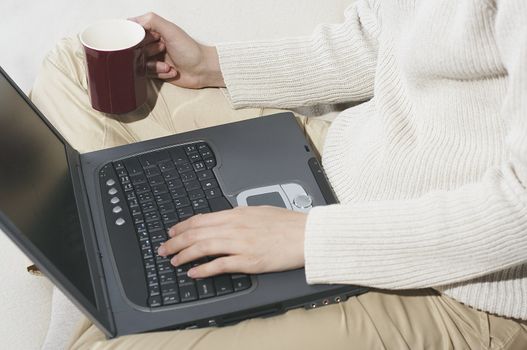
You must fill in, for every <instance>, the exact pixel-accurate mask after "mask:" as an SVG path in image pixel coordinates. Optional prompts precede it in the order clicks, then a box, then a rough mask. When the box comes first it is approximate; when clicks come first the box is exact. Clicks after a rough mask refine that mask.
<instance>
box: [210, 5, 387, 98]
mask: <svg viewBox="0 0 527 350" xmlns="http://www.w3.org/2000/svg"><path fill="white" fill-rule="evenodd" d="M376 28H377V25H376V22H375V19H374V15H373V13H372V11H371V9H370V8H369V5H368V4H367V2H366V1H365V0H359V1H357V2H356V3H355V4H353V5H352V6H350V7H349V8H348V9H347V10H346V19H345V21H344V23H341V24H336V25H321V26H319V27H317V29H316V30H315V32H314V33H313V35H312V36H311V37H302V38H288V39H281V40H272V41H257V42H240V43H225V44H218V45H217V49H218V54H219V58H220V66H221V70H222V73H223V77H224V80H225V83H226V86H227V91H228V93H229V96H230V98H231V102H232V104H233V106H234V107H235V108H241V107H248V106H250V107H280V108H292V107H299V106H304V105H313V104H317V103H338V102H349V101H360V100H365V99H369V98H371V97H372V94H373V82H374V76H375V65H376V56H377V40H376V38H375V33H376Z"/></svg>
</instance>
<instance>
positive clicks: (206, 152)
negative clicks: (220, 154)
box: [201, 149, 214, 159]
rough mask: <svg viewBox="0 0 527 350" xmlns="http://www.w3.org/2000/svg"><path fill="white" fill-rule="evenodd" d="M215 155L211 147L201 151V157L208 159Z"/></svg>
mask: <svg viewBox="0 0 527 350" xmlns="http://www.w3.org/2000/svg"><path fill="white" fill-rule="evenodd" d="M213 157H214V155H213V154H212V151H211V150H210V149H207V150H204V151H202V152H201V158H203V159H208V158H213Z"/></svg>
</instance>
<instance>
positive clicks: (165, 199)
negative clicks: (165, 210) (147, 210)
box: [154, 193, 172, 204]
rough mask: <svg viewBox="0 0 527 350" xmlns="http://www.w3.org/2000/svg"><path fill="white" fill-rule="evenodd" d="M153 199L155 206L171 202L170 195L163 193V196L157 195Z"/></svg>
mask: <svg viewBox="0 0 527 350" xmlns="http://www.w3.org/2000/svg"><path fill="white" fill-rule="evenodd" d="M154 197H155V200H156V203H157V204H163V203H170V202H172V196H171V195H170V193H163V194H158V195H156V196H154Z"/></svg>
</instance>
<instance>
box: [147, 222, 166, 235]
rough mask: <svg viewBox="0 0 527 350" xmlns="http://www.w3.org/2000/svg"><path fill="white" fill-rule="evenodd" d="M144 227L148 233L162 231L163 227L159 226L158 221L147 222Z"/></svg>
mask: <svg viewBox="0 0 527 350" xmlns="http://www.w3.org/2000/svg"><path fill="white" fill-rule="evenodd" d="M146 227H147V228H148V231H149V232H152V231H157V230H162V229H163V225H162V224H161V221H159V220H156V221H152V222H148V223H147V224H146Z"/></svg>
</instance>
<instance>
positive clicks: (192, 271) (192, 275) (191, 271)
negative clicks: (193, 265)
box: [187, 269, 196, 278]
mask: <svg viewBox="0 0 527 350" xmlns="http://www.w3.org/2000/svg"><path fill="white" fill-rule="evenodd" d="M195 275H196V270H194V269H190V270H188V271H187V276H188V277H190V278H194V276H195Z"/></svg>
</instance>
